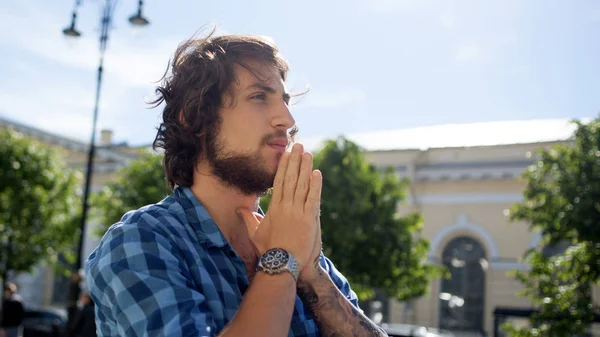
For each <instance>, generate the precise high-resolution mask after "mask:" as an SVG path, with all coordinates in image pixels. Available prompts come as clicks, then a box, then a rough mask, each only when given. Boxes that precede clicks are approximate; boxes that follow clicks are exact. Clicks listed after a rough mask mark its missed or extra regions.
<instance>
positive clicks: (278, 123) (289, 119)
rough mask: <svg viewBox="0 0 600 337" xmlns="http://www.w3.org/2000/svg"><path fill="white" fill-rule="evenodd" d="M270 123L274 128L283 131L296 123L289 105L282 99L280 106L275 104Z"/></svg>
mask: <svg viewBox="0 0 600 337" xmlns="http://www.w3.org/2000/svg"><path fill="white" fill-rule="evenodd" d="M271 123H272V125H273V127H274V128H277V129H284V130H286V131H287V130H288V129H290V128H291V127H293V126H294V125H296V121H295V120H294V116H292V112H291V111H290V107H289V104H288V103H286V102H285V101H284V100H283V99H282V100H281V103H280V104H277V107H276V109H275V113H274V115H273V118H272V120H271Z"/></svg>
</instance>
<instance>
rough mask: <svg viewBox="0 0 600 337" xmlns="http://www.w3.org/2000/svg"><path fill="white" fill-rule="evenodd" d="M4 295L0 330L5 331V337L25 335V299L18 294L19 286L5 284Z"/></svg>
mask: <svg viewBox="0 0 600 337" xmlns="http://www.w3.org/2000/svg"><path fill="white" fill-rule="evenodd" d="M3 293H4V294H3V295H4V301H3V303H2V317H1V318H0V330H3V331H4V337H19V336H21V335H22V334H23V319H24V318H25V309H24V307H23V299H21V296H19V295H18V294H17V286H16V285H15V284H14V283H7V284H5V285H4V290H3Z"/></svg>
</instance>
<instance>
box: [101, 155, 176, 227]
mask: <svg viewBox="0 0 600 337" xmlns="http://www.w3.org/2000/svg"><path fill="white" fill-rule="evenodd" d="M169 193H170V190H169V188H168V186H167V182H166V179H165V173H164V170H163V167H162V156H160V155H157V154H155V153H151V152H144V153H142V154H141V156H140V157H139V158H137V159H136V160H134V161H132V162H131V163H130V164H129V165H127V166H126V167H124V168H123V169H121V170H120V171H119V173H118V178H117V180H115V181H113V182H110V183H108V184H106V186H104V187H103V188H102V190H101V191H100V192H99V193H98V194H94V195H93V196H92V198H91V199H92V200H91V202H92V205H93V206H94V216H97V217H99V218H100V219H101V223H102V224H103V225H104V226H103V227H101V228H100V229H99V232H98V233H96V234H99V235H102V234H104V233H105V232H106V230H107V229H108V227H110V226H111V225H112V224H114V223H116V222H118V221H119V220H120V219H121V217H122V216H123V215H124V214H125V213H126V212H128V211H130V210H132V209H138V208H140V207H142V206H145V205H148V204H152V203H156V202H158V201H160V200H162V199H163V198H164V197H166V196H167V195H169Z"/></svg>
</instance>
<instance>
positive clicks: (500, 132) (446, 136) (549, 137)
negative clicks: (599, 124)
mask: <svg viewBox="0 0 600 337" xmlns="http://www.w3.org/2000/svg"><path fill="white" fill-rule="evenodd" d="M582 121H583V122H587V121H589V118H585V119H582ZM575 129H576V125H575V124H574V123H571V120H569V119H534V120H513V121H496V122H481V123H463V124H444V125H433V126H424V127H417V128H407V129H396V130H383V131H370V132H360V133H349V134H347V135H345V137H346V138H348V139H349V140H351V141H353V142H355V143H357V144H358V145H360V146H361V147H362V148H364V149H365V150H367V151H378V150H406V149H418V150H426V149H431V148H448V147H475V146H494V145H509V144H530V143H543V142H554V141H565V140H568V139H569V138H571V137H572V136H573V132H574V131H575ZM326 139H327V138H326V137H307V138H305V139H302V138H299V141H301V142H302V143H303V144H304V145H305V147H306V148H307V149H310V150H312V151H315V150H318V149H319V148H320V147H321V146H322V143H323V141H324V140H326Z"/></svg>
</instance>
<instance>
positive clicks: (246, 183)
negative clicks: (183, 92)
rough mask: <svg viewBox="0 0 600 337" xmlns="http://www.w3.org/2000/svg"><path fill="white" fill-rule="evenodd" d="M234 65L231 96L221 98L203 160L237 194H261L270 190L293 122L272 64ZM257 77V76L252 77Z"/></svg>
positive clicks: (286, 98)
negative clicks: (214, 129)
mask: <svg viewBox="0 0 600 337" xmlns="http://www.w3.org/2000/svg"><path fill="white" fill-rule="evenodd" d="M246 64H247V65H248V66H250V68H251V69H252V71H250V70H248V69H246V68H244V67H242V66H236V68H235V76H236V80H235V81H234V82H233V84H232V90H231V97H225V98H224V107H222V108H221V111H220V114H221V120H222V122H221V124H220V128H219V130H218V132H217V139H216V141H215V142H214V149H211V150H212V151H208V154H209V157H208V158H207V159H208V161H209V163H210V165H211V169H212V171H213V174H215V175H216V176H217V177H218V178H220V179H221V180H222V181H223V182H225V183H227V184H229V185H231V186H233V187H236V188H238V189H239V190H240V191H241V192H242V193H244V194H247V195H251V194H261V193H264V192H265V191H267V190H268V189H269V188H271V187H272V186H273V179H274V177H275V172H276V171H277V166H278V165H279V159H280V158H281V155H282V154H283V152H284V151H285V150H286V149H287V148H288V146H289V145H290V139H289V137H288V131H289V129H290V128H292V127H293V126H294V124H295V121H294V118H293V117H292V115H291V113H290V110H289V107H288V103H289V99H290V96H289V94H288V93H287V91H286V87H285V83H284V82H283V80H282V79H281V76H280V75H279V72H278V71H277V69H276V68H275V67H274V66H272V65H266V64H260V63H256V62H247V63H246ZM257 75H258V76H257Z"/></svg>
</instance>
